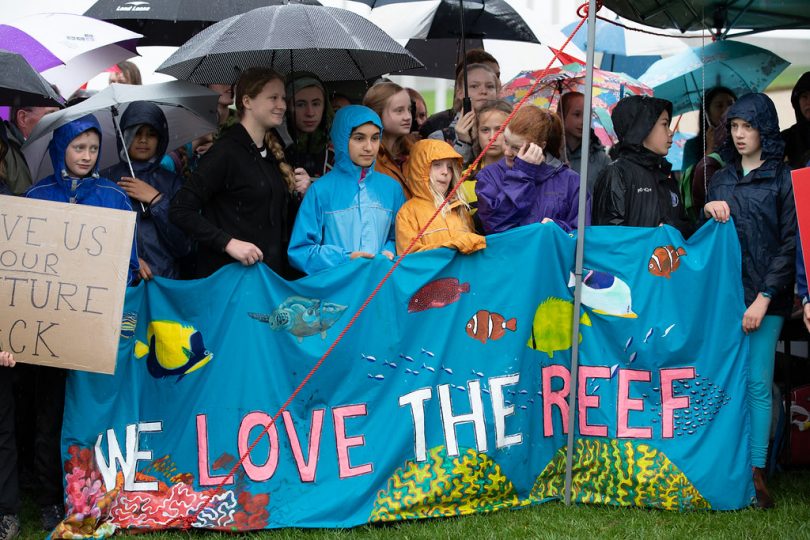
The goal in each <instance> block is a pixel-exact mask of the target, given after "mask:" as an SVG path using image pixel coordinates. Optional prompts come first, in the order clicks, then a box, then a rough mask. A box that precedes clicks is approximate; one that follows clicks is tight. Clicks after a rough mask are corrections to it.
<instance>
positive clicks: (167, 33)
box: [84, 0, 320, 46]
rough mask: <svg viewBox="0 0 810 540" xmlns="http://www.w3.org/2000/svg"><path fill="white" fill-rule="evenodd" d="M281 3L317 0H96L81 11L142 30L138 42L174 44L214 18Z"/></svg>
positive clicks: (197, 31) (212, 22)
mask: <svg viewBox="0 0 810 540" xmlns="http://www.w3.org/2000/svg"><path fill="white" fill-rule="evenodd" d="M283 3H299V4H308V5H320V3H319V2H318V1H317V0H217V1H216V2H200V0H161V1H160V2H151V3H150V2H128V1H126V0H99V1H98V2H96V3H95V4H93V5H92V6H90V9H88V10H87V11H86V12H85V13H84V14H85V15H86V16H87V17H93V18H94V19H101V20H103V21H107V22H111V23H114V24H117V25H118V26H121V27H123V28H127V29H129V30H132V31H133V32H138V33H139V34H143V38H141V41H140V43H139V44H140V45H141V46H143V45H170V46H178V45H182V44H183V43H185V42H186V41H187V40H188V39H190V38H191V37H192V36H194V35H196V34H199V33H200V32H202V31H203V30H204V29H205V28H207V27H209V26H211V25H212V24H214V23H215V22H219V21H221V20H223V19H227V18H228V17H233V16H234V15H239V14H240V13H246V12H248V11H251V10H253V9H256V8H260V7H264V6H269V5H281V4H283Z"/></svg>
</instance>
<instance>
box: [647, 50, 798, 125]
mask: <svg viewBox="0 0 810 540" xmlns="http://www.w3.org/2000/svg"><path fill="white" fill-rule="evenodd" d="M788 65H790V63H789V62H788V61H787V60H784V59H783V58H781V57H779V56H777V55H775V54H774V53H772V52H771V51H768V50H765V49H762V48H760V47H756V46H754V45H749V44H747V43H740V42H738V41H716V42H714V43H710V44H709V45H706V46H705V47H697V48H695V49H689V50H687V51H684V52H682V53H680V54H676V55H675V56H670V57H668V58H663V59H661V60H659V61H658V62H656V63H655V64H653V65H652V66H650V68H649V69H648V70H647V71H646V72H645V73H644V74H643V75H642V76H641V77H639V80H641V81H642V82H643V83H644V84H647V85H649V86H651V87H652V88H653V90H654V91H655V95H656V97H660V98H664V99H668V100H670V101H671V102H672V104H673V114H681V113H685V112H689V111H695V110H697V109H699V108H700V100H701V99H702V98H703V94H704V92H705V91H706V90H707V89H709V88H712V87H714V86H725V87H726V88H730V89H731V90H733V91H734V92H735V93H736V94H737V95H738V96H741V95H743V94H748V93H750V92H762V91H764V90H765V88H767V86H768V85H769V84H770V83H771V81H773V80H774V79H775V78H776V77H777V76H778V75H779V74H780V73H782V72H783V71H784V70H785V68H786V67H788Z"/></svg>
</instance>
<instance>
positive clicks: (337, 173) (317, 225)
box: [287, 105, 405, 274]
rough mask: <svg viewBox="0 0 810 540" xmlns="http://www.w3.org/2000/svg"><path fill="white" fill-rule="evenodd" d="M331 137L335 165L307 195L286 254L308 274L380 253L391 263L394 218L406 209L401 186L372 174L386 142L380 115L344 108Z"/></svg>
mask: <svg viewBox="0 0 810 540" xmlns="http://www.w3.org/2000/svg"><path fill="white" fill-rule="evenodd" d="M330 134H331V137H332V144H333V145H334V148H335V165H334V167H333V169H332V170H331V171H330V172H329V173H328V174H326V175H324V176H323V177H322V178H320V179H319V180H318V181H317V182H315V183H314V184H312V186H310V188H309V191H307V194H306V196H305V197H304V200H303V202H302V203H301V208H300V209H299V210H298V215H297V216H296V219H295V225H294V227H293V232H292V238H291V239H290V247H289V248H288V250H287V255H288V256H289V259H290V264H292V265H293V266H294V267H295V268H298V269H299V270H301V271H303V272H305V273H307V274H314V273H316V272H319V271H321V270H325V269H327V268H331V267H333V266H337V265H339V264H342V263H344V262H346V261H349V260H351V259H355V258H357V257H364V258H369V259H370V258H373V257H374V256H375V255H377V254H378V253H379V254H382V255H385V256H386V257H388V258H389V259H393V258H394V253H395V252H396V231H395V221H396V216H397V212H398V211H399V208H400V207H401V206H402V205H403V204H404V203H405V194H404V193H403V192H402V187H401V186H400V184H399V182H397V181H396V180H394V179H393V178H391V177H389V176H388V175H385V174H383V173H380V172H377V171H375V170H374V162H375V161H376V159H377V151H378V150H379V148H380V140H381V138H382V121H381V120H380V117H379V116H378V115H377V113H375V112H374V111H372V110H371V109H369V108H368V107H363V106H361V105H349V106H346V107H342V108H341V109H340V110H339V111H338V112H337V114H336V115H335V119H334V121H333V122H332V130H331V133H330Z"/></svg>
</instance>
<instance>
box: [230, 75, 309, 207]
mask: <svg viewBox="0 0 810 540" xmlns="http://www.w3.org/2000/svg"><path fill="white" fill-rule="evenodd" d="M273 81H281V84H282V85H283V84H284V77H282V76H281V75H279V74H278V73H276V72H275V71H273V70H272V69H268V68H250V69H246V70H245V71H244V72H242V75H240V77H239V80H238V81H237V82H236V87H235V88H234V101H235V102H236V112H237V114H238V115H239V118H242V116H243V115H244V114H245V109H244V104H243V102H242V98H243V97H244V96H247V97H249V98H251V99H253V98H255V97H256V96H258V95H259V94H260V93H261V91H262V89H263V88H264V87H265V85H267V83H269V82H273ZM264 144H265V145H266V146H267V149H268V150H269V151H270V152H271V153H272V154H273V157H274V158H276V161H277V162H278V168H279V170H280V171H281V175H282V176H283V177H284V182H285V183H286V184H287V190H288V191H289V192H290V193H293V192H294V191H295V174H294V173H293V168H292V167H290V165H289V163H287V162H286V161H285V159H284V147H283V146H282V145H281V140H280V138H279V137H278V135H277V134H276V133H275V131H274V130H272V129H270V130H268V131H267V133H265V135H264Z"/></svg>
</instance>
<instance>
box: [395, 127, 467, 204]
mask: <svg viewBox="0 0 810 540" xmlns="http://www.w3.org/2000/svg"><path fill="white" fill-rule="evenodd" d="M439 159H454V160H456V161H457V163H458V166H459V168H461V166H462V159H461V154H459V153H458V152H456V151H455V150H453V147H452V146H450V145H449V144H447V143H446V142H444V141H437V140H435V139H424V140H421V141H419V142H417V143H416V144H414V145H413V146H412V147H411V153H410V157H409V158H408V161H406V162H405V166H404V172H405V177H406V182H407V184H408V188H409V189H410V190H411V193H412V194H413V197H414V198H418V199H424V200H427V201H430V202H431V204H432V203H433V192H432V191H431V190H430V166H431V164H432V163H433V162H434V161H436V160H439ZM451 187H452V186H451Z"/></svg>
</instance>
